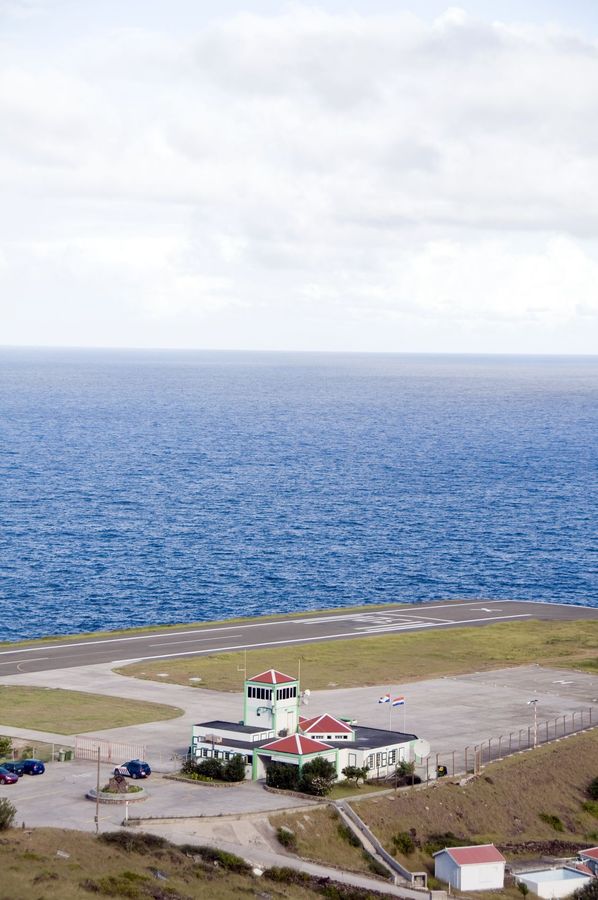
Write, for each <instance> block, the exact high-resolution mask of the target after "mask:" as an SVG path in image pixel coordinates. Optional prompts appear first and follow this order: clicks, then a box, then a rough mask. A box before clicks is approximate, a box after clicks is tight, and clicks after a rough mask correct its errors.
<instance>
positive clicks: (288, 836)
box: [276, 825, 297, 853]
mask: <svg viewBox="0 0 598 900" xmlns="http://www.w3.org/2000/svg"><path fill="white" fill-rule="evenodd" d="M276 837H277V838H278V843H279V844H282V846H283V847H286V849H287V850H291V852H293V853H296V852H297V835H296V834H295V832H294V831H291V829H290V828H285V826H284V825H281V826H280V828H277V829H276Z"/></svg>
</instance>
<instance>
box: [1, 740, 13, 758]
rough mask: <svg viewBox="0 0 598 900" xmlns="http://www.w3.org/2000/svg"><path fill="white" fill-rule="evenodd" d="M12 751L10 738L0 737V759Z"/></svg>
mask: <svg viewBox="0 0 598 900" xmlns="http://www.w3.org/2000/svg"><path fill="white" fill-rule="evenodd" d="M11 753H12V738H9V737H0V759H4V757H5V756H10V754H11Z"/></svg>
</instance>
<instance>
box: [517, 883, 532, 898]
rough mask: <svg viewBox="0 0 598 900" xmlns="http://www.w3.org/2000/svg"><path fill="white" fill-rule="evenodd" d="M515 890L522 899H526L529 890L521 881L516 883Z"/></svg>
mask: <svg viewBox="0 0 598 900" xmlns="http://www.w3.org/2000/svg"><path fill="white" fill-rule="evenodd" d="M517 889H518V890H519V893H520V894H523V896H524V897H527V895H528V894H529V888H528V886H527V884H525V883H524V882H523V881H520V882H519V883H518V885H517Z"/></svg>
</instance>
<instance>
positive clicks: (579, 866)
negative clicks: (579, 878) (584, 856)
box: [573, 863, 594, 875]
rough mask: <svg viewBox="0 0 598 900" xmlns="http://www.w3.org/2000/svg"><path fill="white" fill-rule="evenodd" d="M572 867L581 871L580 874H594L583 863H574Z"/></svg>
mask: <svg viewBox="0 0 598 900" xmlns="http://www.w3.org/2000/svg"><path fill="white" fill-rule="evenodd" d="M573 868H574V869H576V870H577V871H578V872H581V873H582V875H593V874H594V873H593V872H592V870H591V869H588V867H587V866H584V864H583V863H575V865H574V866H573Z"/></svg>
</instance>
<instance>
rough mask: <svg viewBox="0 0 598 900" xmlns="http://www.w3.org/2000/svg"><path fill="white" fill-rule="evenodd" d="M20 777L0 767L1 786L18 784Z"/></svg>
mask: <svg viewBox="0 0 598 900" xmlns="http://www.w3.org/2000/svg"><path fill="white" fill-rule="evenodd" d="M18 780H19V776H18V775H15V774H14V773H13V772H9V771H8V769H5V768H4V766H0V784H16V782H17V781H18Z"/></svg>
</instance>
